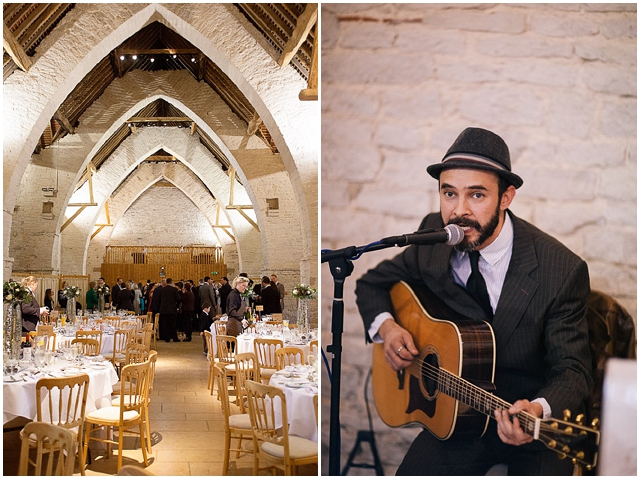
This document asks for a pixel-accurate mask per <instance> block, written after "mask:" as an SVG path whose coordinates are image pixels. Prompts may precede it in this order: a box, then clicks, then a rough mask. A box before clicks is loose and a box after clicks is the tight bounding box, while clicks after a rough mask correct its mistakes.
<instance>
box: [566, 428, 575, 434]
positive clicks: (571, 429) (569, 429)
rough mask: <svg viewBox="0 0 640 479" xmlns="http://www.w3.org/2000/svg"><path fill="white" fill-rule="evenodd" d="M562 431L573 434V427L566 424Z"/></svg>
mask: <svg viewBox="0 0 640 479" xmlns="http://www.w3.org/2000/svg"><path fill="white" fill-rule="evenodd" d="M564 432H566V433H567V434H573V428H572V427H571V426H567V427H565V428H564Z"/></svg>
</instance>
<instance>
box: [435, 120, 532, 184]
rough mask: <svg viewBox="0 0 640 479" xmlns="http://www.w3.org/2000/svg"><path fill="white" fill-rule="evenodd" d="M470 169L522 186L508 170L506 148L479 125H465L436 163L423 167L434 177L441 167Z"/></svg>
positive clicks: (437, 174) (519, 179)
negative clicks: (494, 174) (491, 173)
mask: <svg viewBox="0 0 640 479" xmlns="http://www.w3.org/2000/svg"><path fill="white" fill-rule="evenodd" d="M451 168H471V169H476V170H487V171H493V172H495V173H497V174H498V175H500V176H502V177H503V178H505V179H506V180H507V181H508V182H509V183H511V184H512V185H513V186H514V187H516V188H520V187H521V186H522V183H523V181H522V178H520V177H519V176H518V175H516V174H515V173H513V172H512V171H511V157H510V156H509V147H508V146H507V144H506V143H505V142H504V140H503V139H502V138H500V137H499V136H498V135H496V134H495V133H493V132H491V131H489V130H485V129H482V128H473V127H470V128H466V129H465V130H464V131H463V132H462V133H460V135H458V138H456V141H454V142H453V145H451V148H449V150H448V151H447V154H446V155H444V158H443V159H442V161H441V162H440V163H436V164H435V165H430V166H428V167H427V172H428V173H429V174H430V175H431V176H433V177H434V178H436V179H439V178H440V173H441V172H442V170H445V169H451Z"/></svg>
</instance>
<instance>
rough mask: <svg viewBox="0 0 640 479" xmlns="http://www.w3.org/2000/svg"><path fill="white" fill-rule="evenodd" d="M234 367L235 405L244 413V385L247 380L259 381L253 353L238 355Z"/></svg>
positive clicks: (258, 371) (256, 363) (258, 372)
mask: <svg viewBox="0 0 640 479" xmlns="http://www.w3.org/2000/svg"><path fill="white" fill-rule="evenodd" d="M235 365H236V385H237V394H236V404H237V405H239V406H240V411H241V412H246V411H245V402H244V398H245V397H246V395H247V393H246V391H245V389H244V383H245V381H247V380H251V381H258V382H259V381H260V370H259V369H258V360H257V358H256V355H255V353H251V352H249V353H238V354H236V357H235Z"/></svg>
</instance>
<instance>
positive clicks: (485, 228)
mask: <svg viewBox="0 0 640 479" xmlns="http://www.w3.org/2000/svg"><path fill="white" fill-rule="evenodd" d="M499 223H500V205H499V204H498V206H497V207H496V210H495V212H494V213H493V216H491V218H489V221H487V223H486V224H484V225H481V224H480V223H478V222H477V221H474V220H471V219H469V218H465V217H461V218H460V217H453V218H451V219H450V220H449V221H448V222H447V224H448V225H452V224H453V225H458V226H460V227H464V226H471V227H472V228H475V230H476V231H477V232H478V233H480V236H478V239H477V240H475V241H469V240H468V239H467V237H466V236H465V237H464V238H463V240H462V241H461V242H460V243H458V244H457V245H455V246H454V248H455V250H456V251H460V252H461V253H469V252H470V251H473V250H475V249H476V248H477V247H478V246H480V245H481V244H482V243H484V242H485V241H486V240H487V238H490V237H491V235H493V233H494V232H495V231H496V228H497V227H498V224H499Z"/></svg>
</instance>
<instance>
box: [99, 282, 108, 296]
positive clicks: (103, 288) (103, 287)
mask: <svg viewBox="0 0 640 479" xmlns="http://www.w3.org/2000/svg"><path fill="white" fill-rule="evenodd" d="M96 291H97V292H98V294H104V295H107V294H109V291H110V289H109V286H107V285H106V284H99V285H98V286H96Z"/></svg>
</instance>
